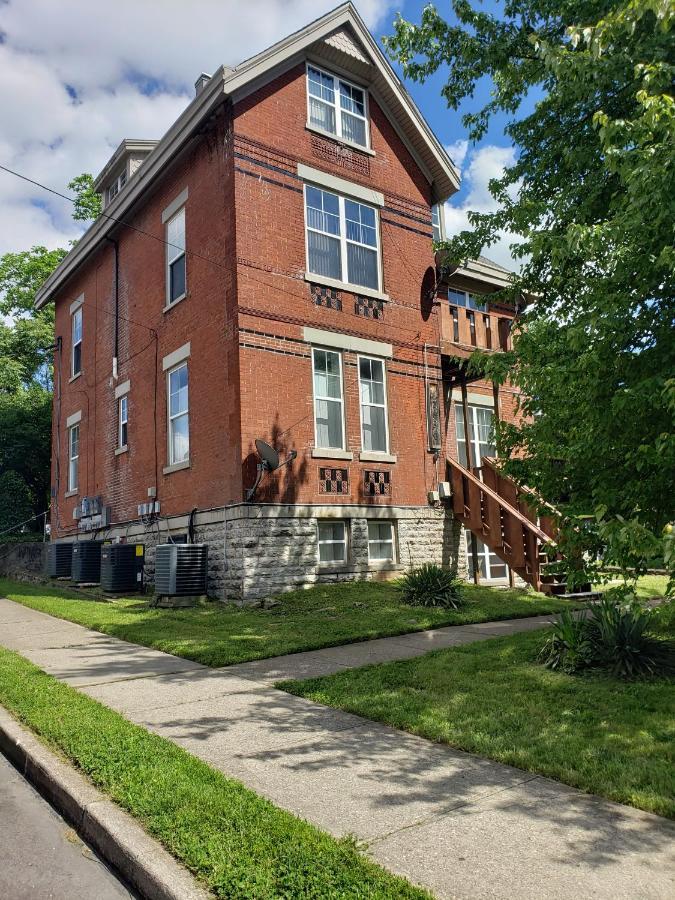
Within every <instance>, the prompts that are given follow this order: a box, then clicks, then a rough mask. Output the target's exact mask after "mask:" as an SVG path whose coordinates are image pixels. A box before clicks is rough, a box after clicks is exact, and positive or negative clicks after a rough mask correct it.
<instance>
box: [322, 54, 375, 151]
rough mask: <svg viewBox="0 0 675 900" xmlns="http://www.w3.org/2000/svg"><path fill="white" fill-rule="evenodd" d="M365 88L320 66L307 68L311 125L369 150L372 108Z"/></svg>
mask: <svg viewBox="0 0 675 900" xmlns="http://www.w3.org/2000/svg"><path fill="white" fill-rule="evenodd" d="M367 102H368V101H367V99H366V92H365V91H364V90H363V88H360V87H357V86H356V85H355V84H351V82H349V81H345V80H344V79H342V78H337V77H336V76H334V75H331V74H330V73H329V72H325V71H324V70H323V69H318V68H317V67H316V66H310V65H308V66H307V116H308V119H309V124H310V125H313V126H314V127H315V128H320V129H321V130H322V131H326V132H328V133H329V134H334V135H335V136H336V137H338V138H342V139H343V140H345V141H350V143H352V144H358V145H359V146H360V147H368V107H367Z"/></svg>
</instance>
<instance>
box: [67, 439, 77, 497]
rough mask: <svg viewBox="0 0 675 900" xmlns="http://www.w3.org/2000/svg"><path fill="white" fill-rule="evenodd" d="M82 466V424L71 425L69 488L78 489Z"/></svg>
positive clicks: (71, 489)
mask: <svg viewBox="0 0 675 900" xmlns="http://www.w3.org/2000/svg"><path fill="white" fill-rule="evenodd" d="M79 468H80V426H79V425H71V427H70V428H69V429H68V490H69V491H76V490H77V489H78V481H79V477H78V476H79Z"/></svg>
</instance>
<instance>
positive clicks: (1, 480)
mask: <svg viewBox="0 0 675 900" xmlns="http://www.w3.org/2000/svg"><path fill="white" fill-rule="evenodd" d="M32 515H33V504H32V496H31V492H30V489H29V487H28V485H27V484H26V482H25V481H24V479H23V478H22V476H21V475H20V474H19V473H18V472H15V471H14V470H13V469H7V470H5V471H4V472H2V473H0V532H2V531H7V529H8V528H11V527H12V525H14V524H15V523H16V522H24V521H25V520H26V519H29V518H30V517H31V516H32ZM29 530H30V526H29Z"/></svg>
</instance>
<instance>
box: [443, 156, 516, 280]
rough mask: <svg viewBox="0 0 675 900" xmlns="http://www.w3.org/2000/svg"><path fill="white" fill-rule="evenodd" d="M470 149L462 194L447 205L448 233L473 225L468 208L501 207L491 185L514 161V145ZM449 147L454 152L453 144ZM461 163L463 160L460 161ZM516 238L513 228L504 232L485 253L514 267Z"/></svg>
mask: <svg viewBox="0 0 675 900" xmlns="http://www.w3.org/2000/svg"><path fill="white" fill-rule="evenodd" d="M457 143H458V144H465V143H466V142H463V141H458V142H457ZM454 146H456V145H454ZM467 149H468V148H467V147H466V146H465V147H464V150H465V156H464V157H463V161H466V162H467V165H466V166H465V168H464V170H463V171H462V182H463V191H462V198H461V200H460V201H459V202H457V201H455V202H453V201H452V200H450V201H449V202H448V203H446V205H445V230H446V233H447V235H448V237H452V235H454V234H458V232H460V231H463V230H464V229H467V228H471V225H470V224H469V217H468V214H469V212H480V213H489V212H494V211H495V210H496V209H497V208H498V205H497V203H496V201H495V199H494V197H493V196H492V194H491V193H490V189H489V187H488V185H489V183H490V181H491V179H493V178H498V177H499V176H500V175H501V174H502V173H503V171H504V169H505V168H507V167H508V166H511V165H513V163H514V162H515V159H516V155H515V150H514V148H513V147H498V146H496V145H495V144H485V145H483V146H482V147H478V148H477V149H476V150H471V151H469V152H468V153H466V151H467ZM448 150H449V152H452V149H451V148H450V147H449V148H448ZM458 165H461V164H459V163H458ZM517 240H518V238H517V237H516V236H515V235H513V234H511V233H510V232H502V233H501V234H500V238H499V240H498V242H497V243H495V244H493V245H492V246H491V247H489V248H486V250H485V254H486V255H487V256H489V257H490V259H494V261H495V262H498V263H500V264H501V265H503V266H507V267H509V268H513V267H514V265H515V261H514V260H513V257H512V256H511V252H510V250H509V244H512V243H515V242H516V241H517Z"/></svg>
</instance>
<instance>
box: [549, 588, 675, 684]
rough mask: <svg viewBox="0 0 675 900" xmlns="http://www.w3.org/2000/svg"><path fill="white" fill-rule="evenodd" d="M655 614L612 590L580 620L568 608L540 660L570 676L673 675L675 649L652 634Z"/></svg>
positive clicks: (641, 676) (628, 595)
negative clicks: (597, 672)
mask: <svg viewBox="0 0 675 900" xmlns="http://www.w3.org/2000/svg"><path fill="white" fill-rule="evenodd" d="M654 616H655V612H654V610H651V609H648V608H645V607H643V606H642V605H641V604H640V603H639V602H638V601H637V600H636V598H635V596H634V595H633V594H632V593H627V592H625V591H624V590H622V589H617V590H616V591H608V592H607V594H605V596H604V597H603V598H602V600H601V601H600V602H599V603H598V604H597V605H596V606H593V607H592V608H591V609H590V611H589V612H588V613H587V614H586V615H583V616H582V617H580V618H574V616H573V615H572V613H571V612H570V611H569V610H564V611H563V612H562V613H561V614H560V616H559V617H558V621H557V622H556V623H555V624H554V626H553V631H552V633H551V635H550V636H549V637H548V638H547V640H546V643H545V644H544V646H543V647H542V649H541V652H540V654H539V659H540V661H541V662H543V663H544V665H545V666H547V667H548V668H549V669H557V670H559V671H562V672H567V673H570V674H573V673H576V672H580V671H583V670H585V669H601V670H604V671H606V672H609V673H610V674H611V675H614V676H615V677H617V678H624V679H630V678H646V677H650V676H652V675H661V674H670V673H673V672H675V645H674V644H673V642H672V641H669V640H666V639H662V638H658V637H656V636H655V635H654V634H653V633H652V631H653V628H654Z"/></svg>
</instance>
